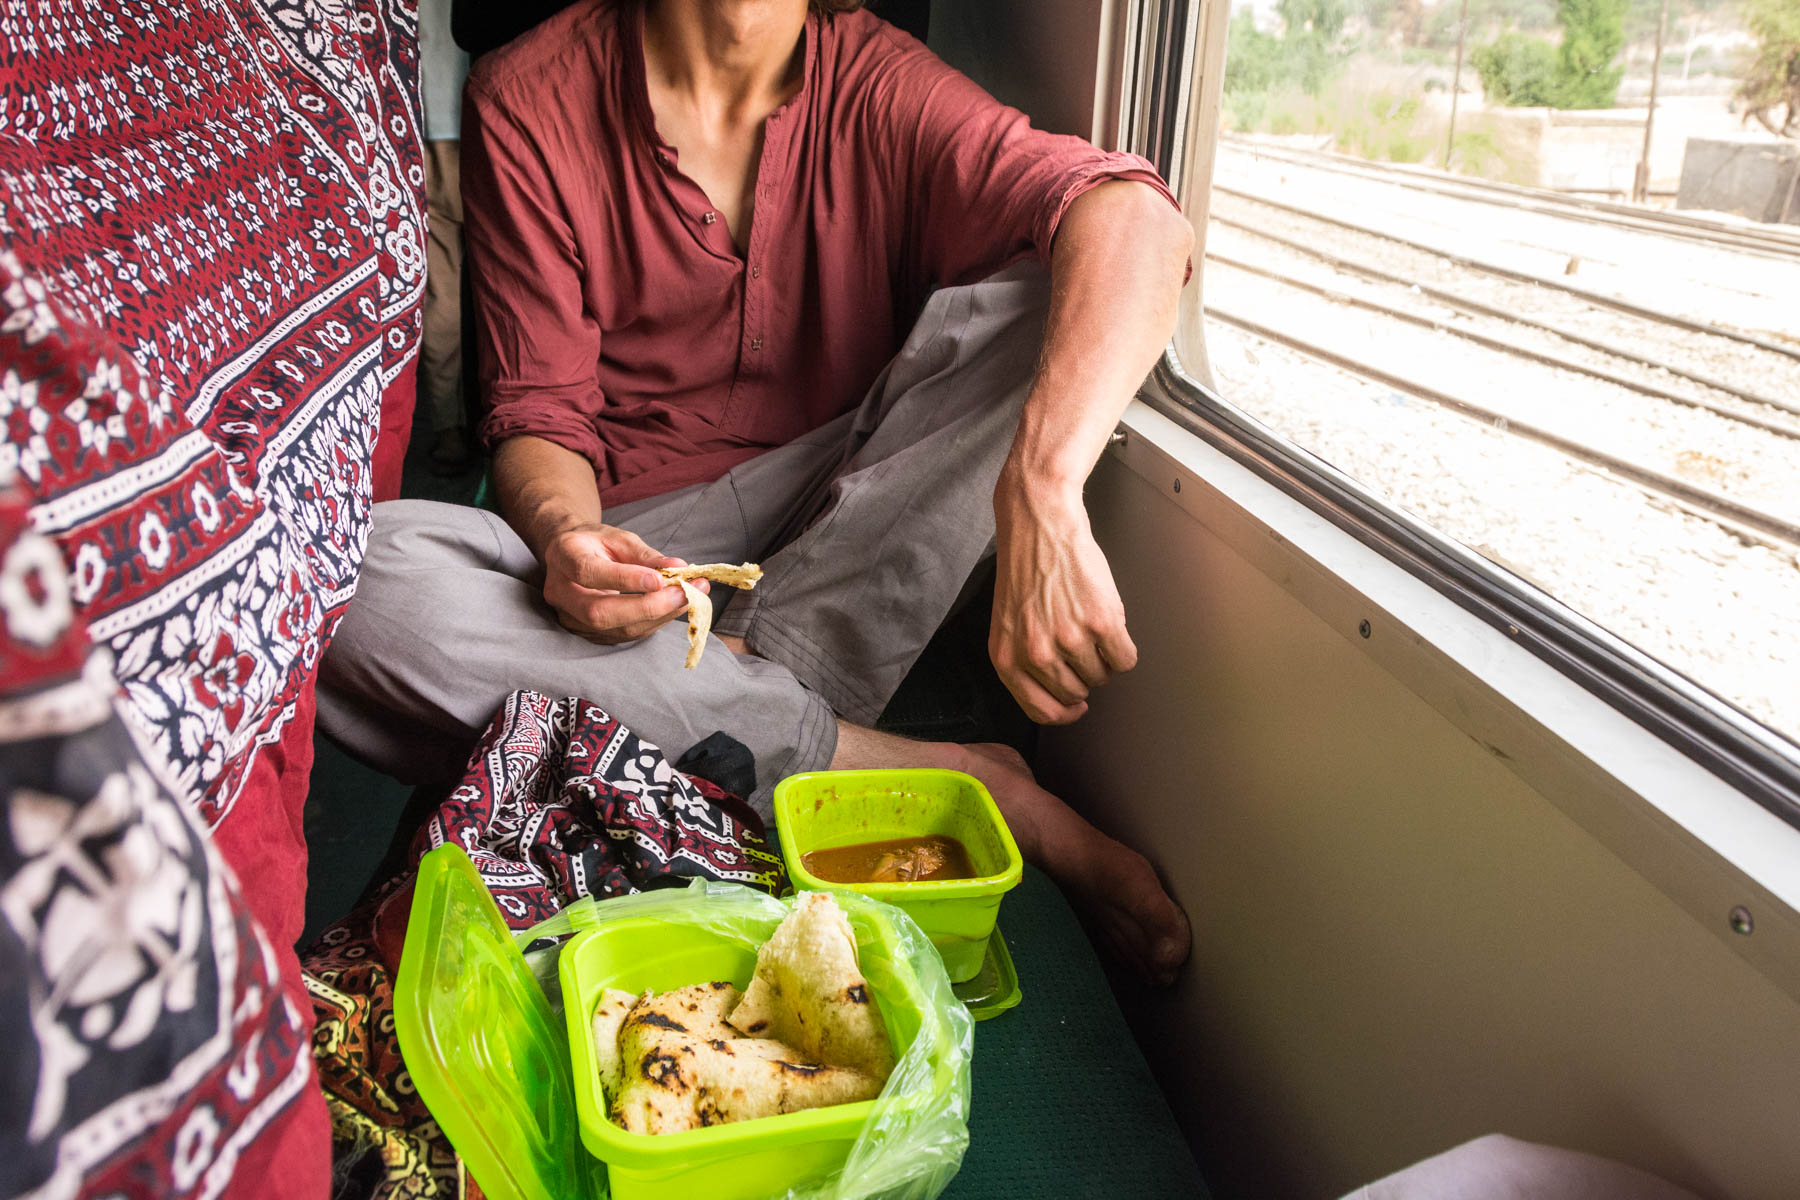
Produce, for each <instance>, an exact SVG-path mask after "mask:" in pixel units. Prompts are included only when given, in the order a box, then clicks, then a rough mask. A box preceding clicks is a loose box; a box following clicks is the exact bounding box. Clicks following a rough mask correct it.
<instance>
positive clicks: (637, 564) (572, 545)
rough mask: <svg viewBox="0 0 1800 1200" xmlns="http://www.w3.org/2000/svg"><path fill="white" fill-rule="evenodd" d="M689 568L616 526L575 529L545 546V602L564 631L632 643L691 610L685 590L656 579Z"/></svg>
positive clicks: (605, 641) (609, 642) (601, 640)
mask: <svg viewBox="0 0 1800 1200" xmlns="http://www.w3.org/2000/svg"><path fill="white" fill-rule="evenodd" d="M686 565H687V564H686V563H685V562H683V561H682V560H681V559H679V558H669V557H668V556H667V555H664V554H661V553H659V552H657V551H655V550H652V549H651V548H650V547H649V546H646V545H645V544H644V539H642V538H640V537H639V536H638V535H637V534H635V533H631V532H629V531H627V530H624V529H619V528H616V527H614V526H612V525H594V526H589V527H584V528H578V529H571V530H568V531H567V532H564V533H559V534H557V535H556V536H555V537H553V538H551V539H550V541H549V542H548V543H547V544H546V545H545V546H544V600H545V601H546V602H547V603H548V604H549V605H550V607H551V608H553V609H555V610H556V619H557V620H558V621H560V622H561V623H562V627H563V628H564V629H567V630H569V631H570V632H572V633H578V634H580V635H581V636H582V637H584V638H586V639H588V640H589V641H590V642H599V643H600V644H602V645H606V646H613V645H618V644H619V643H621V642H633V641H636V640H637V639H638V638H641V637H644V636H646V635H647V634H651V633H654V632H656V631H657V630H658V629H660V628H662V626H663V625H665V624H667V623H668V622H669V621H671V620H673V619H674V618H675V617H677V616H679V615H680V614H681V612H682V611H683V610H684V609H685V608H686V607H687V600H686V598H685V597H684V596H683V594H682V591H681V588H680V586H679V585H677V584H674V583H671V582H670V581H668V580H666V579H664V578H663V577H662V576H661V575H658V574H657V571H658V570H659V569H660V568H662V567H684V566H686ZM696 586H698V587H700V588H701V589H702V590H704V589H705V588H706V586H707V585H706V581H705V580H701V581H700V582H699V583H698V584H697V585H696Z"/></svg>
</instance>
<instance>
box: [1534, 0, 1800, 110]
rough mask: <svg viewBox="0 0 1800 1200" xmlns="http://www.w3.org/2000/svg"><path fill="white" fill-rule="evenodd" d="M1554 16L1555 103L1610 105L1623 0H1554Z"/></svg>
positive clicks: (1618, 70) (1617, 76)
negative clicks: (1558, 31)
mask: <svg viewBox="0 0 1800 1200" xmlns="http://www.w3.org/2000/svg"><path fill="white" fill-rule="evenodd" d="M1789 2H1790V3H1791V0H1789ZM1556 19H1557V22H1558V23H1559V24H1561V25H1562V28H1563V39H1562V45H1561V46H1558V47H1557V50H1556V70H1557V76H1558V81H1557V82H1558V87H1557V107H1558V108H1611V107H1612V103H1613V99H1614V98H1615V97H1616V96H1617V95H1618V94H1619V80H1621V79H1622V78H1624V76H1625V67H1624V65H1623V64H1619V65H1616V66H1615V65H1614V64H1615V63H1616V62H1617V61H1618V58H1619V53H1620V51H1622V50H1624V49H1625V0H1557V5H1556Z"/></svg>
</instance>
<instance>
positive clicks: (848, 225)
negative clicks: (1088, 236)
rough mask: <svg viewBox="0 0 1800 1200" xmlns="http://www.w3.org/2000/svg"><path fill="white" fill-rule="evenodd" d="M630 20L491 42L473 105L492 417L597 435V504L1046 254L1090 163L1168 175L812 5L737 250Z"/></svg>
mask: <svg viewBox="0 0 1800 1200" xmlns="http://www.w3.org/2000/svg"><path fill="white" fill-rule="evenodd" d="M642 31H643V10H642V7H641V5H640V4H638V3H636V2H635V0H587V2H586V3H581V4H577V5H575V6H574V7H573V8H570V9H567V10H565V11H564V12H562V13H561V14H559V15H557V16H556V17H553V18H551V19H550V20H549V21H546V22H545V23H544V24H542V25H540V26H539V27H538V28H536V29H535V30H533V31H532V32H531V33H529V34H527V35H525V36H524V37H522V38H520V39H518V40H517V41H515V42H513V43H511V44H510V45H508V46H506V47H505V48H504V49H501V50H499V51H496V52H495V53H493V54H490V55H488V56H486V57H485V58H483V59H482V60H481V61H480V62H479V63H477V64H476V67H475V69H474V71H473V72H471V74H470V75H469V80H468V86H467V91H466V93H465V99H464V110H463V138H464V141H463V159H462V186H463V194H464V196H465V200H466V203H465V210H466V226H465V232H466V235H467V237H468V242H469V249H470V253H471V255H472V256H473V260H474V290H475V303H476V307H477V310H478V313H479V318H480V320H479V327H480V330H481V333H480V337H481V345H480V353H481V364H482V369H481V373H482V382H483V384H484V388H485V391H486V396H487V400H488V403H489V405H490V412H489V414H488V417H487V419H486V422H485V425H484V427H483V432H484V435H485V436H486V438H487V440H488V441H489V442H490V443H491V444H497V443H498V442H500V441H502V440H504V439H506V438H509V437H513V436H516V435H520V434H531V435H535V436H537V437H542V438H546V439H548V440H550V441H553V442H556V443H558V444H559V445H562V446H566V447H567V448H569V449H570V450H574V451H576V452H577V453H579V454H582V455H585V456H586V457H587V458H588V459H589V460H590V461H592V463H593V464H594V474H595V477H596V479H597V480H598V482H599V486H600V492H601V497H602V499H603V501H604V502H606V503H609V504H615V503H620V502H623V501H626V500H633V499H637V498H639V497H643V496H649V495H655V494H657V493H660V492H664V491H668V490H670V489H673V488H677V487H682V486H685V485H687V484H691V483H698V482H703V481H707V480H712V479H716V478H718V477H719V476H720V475H722V474H724V473H725V472H726V471H728V470H729V469H731V468H732V467H733V466H735V465H737V464H738V463H740V462H743V461H745V460H746V459H749V458H752V457H754V456H756V455H757V454H760V453H762V452H763V451H765V450H767V449H769V448H771V447H774V446H778V445H781V444H783V443H785V442H788V441H791V440H793V439H794V438H796V437H798V436H800V435H801V434H803V433H806V432H808V431H809V430H812V429H816V428H817V427H818V426H820V425H822V424H824V423H825V422H827V421H829V420H831V419H832V418H833V417H835V416H838V415H839V414H841V413H843V412H845V411H848V410H849V409H850V408H852V407H854V406H855V405H856V404H857V403H858V402H859V401H860V400H861V399H862V397H863V394H864V393H865V392H866V391H867V390H868V388H869V385H870V384H872V383H873V382H874V380H875V377H876V375H877V374H879V373H880V371H881V368H882V367H883V366H884V365H885V364H886V362H887V361H888V359H890V358H891V357H893V355H894V354H895V352H896V351H898V350H899V348H900V345H901V343H902V342H903V341H904V340H905V337H906V334H907V332H908V330H909V329H910V327H911V325H912V322H913V320H914V318H915V317H916V316H917V314H918V312H919V309H920V306H921V305H922V304H923V302H924V299H925V297H926V296H927V295H928V294H929V293H930V291H931V289H932V288H934V287H939V286H946V285H952V284H957V283H966V282H970V281H973V280H976V279H979V278H981V277H982V276H984V275H987V274H990V273H991V272H993V271H995V270H997V269H999V268H1000V267H1002V266H1004V265H1006V264H1007V263H1009V262H1011V261H1013V260H1016V259H1019V258H1022V257H1026V256H1030V255H1036V256H1038V257H1040V258H1045V259H1047V258H1048V257H1049V251H1050V244H1051V239H1052V238H1053V237H1054V236H1055V233H1056V226H1057V222H1058V221H1059V220H1060V219H1061V217H1062V214H1063V212H1064V210H1066V209H1067V208H1068V206H1069V204H1070V203H1071V202H1072V201H1074V200H1075V198H1076V197H1077V196H1080V195H1081V194H1082V193H1083V192H1085V191H1087V190H1088V189H1089V188H1091V187H1093V186H1094V185H1095V184H1097V183H1100V182H1102V181H1104V180H1106V179H1138V180H1142V181H1144V182H1146V183H1149V184H1151V185H1152V186H1154V187H1156V188H1158V189H1159V190H1161V191H1162V192H1163V194H1164V195H1165V196H1166V195H1168V189H1167V187H1166V186H1164V184H1163V182H1162V180H1161V179H1159V178H1158V177H1157V175H1156V172H1155V170H1154V169H1153V168H1152V167H1151V166H1150V164H1149V163H1148V162H1146V161H1145V160H1144V159H1141V158H1139V157H1137V156H1135V155H1130V154H1111V153H1106V152H1103V151H1100V150H1097V149H1095V148H1094V147H1093V146H1092V145H1090V144H1088V143H1087V142H1085V141H1083V140H1081V139H1080V138H1075V137H1067V136H1062V135H1058V134H1051V133H1045V132H1043V131H1041V130H1036V129H1033V128H1032V127H1031V125H1030V122H1029V121H1028V120H1027V119H1026V117H1025V116H1024V114H1022V113H1020V112H1018V111H1017V110H1015V109H1011V108H1008V107H1006V106H1005V105H1003V104H1000V103H999V102H998V101H996V100H994V99H993V98H992V97H991V96H989V95H988V94H987V93H986V92H984V91H982V90H981V89H980V88H979V87H977V86H976V85H975V84H974V83H972V82H971V81H970V80H969V79H967V78H966V77H964V76H963V75H961V74H959V73H957V72H956V71H954V70H952V69H950V68H949V67H948V66H946V65H945V64H944V63H943V62H942V61H940V60H939V59H938V58H937V57H936V56H935V55H933V54H932V53H931V52H930V51H929V50H927V49H926V48H925V47H924V46H922V45H921V44H920V43H919V42H917V41H916V40H914V39H913V38H911V37H908V36H907V35H906V34H904V33H901V32H900V31H899V30H897V29H895V28H893V27H892V26H891V25H888V24H887V23H886V22H884V21H881V20H879V19H878V18H876V17H874V16H872V15H870V14H869V13H866V12H854V13H848V14H841V15H838V16H835V17H825V18H820V17H818V16H817V15H813V16H809V17H808V18H807V20H806V32H805V35H804V37H805V57H804V67H803V74H802V82H801V87H800V91H799V92H798V94H796V95H795V97H794V98H793V99H792V100H791V101H789V102H788V103H787V104H785V105H783V106H782V107H781V108H780V109H778V110H777V111H776V112H775V113H773V114H772V115H771V116H770V117H769V118H768V121H767V122H766V123H765V125H764V133H763V150H762V159H761V162H760V164H759V165H758V168H757V175H756V188H755V206H754V213H753V217H752V220H751V225H750V236H749V246H748V250H747V252H746V253H744V254H743V255H742V256H740V255H739V253H738V250H737V248H736V246H734V245H733V244H732V239H731V234H730V232H729V231H728V229H727V228H726V225H725V221H724V220H723V219H722V218H721V217H720V216H719V214H718V213H717V211H716V210H715V209H714V207H713V205H712V202H711V201H709V200H708V199H707V197H706V194H705V193H704V192H703V191H702V190H701V189H700V188H699V186H698V185H696V184H695V183H694V182H693V181H692V180H690V179H689V178H688V177H687V176H685V175H683V174H682V173H681V167H680V159H679V156H678V154H677V151H676V148H675V147H673V146H670V145H668V144H667V143H666V142H664V141H663V140H662V138H661V137H660V136H659V135H658V134H657V131H656V123H655V119H654V117H653V115H652V112H651V109H650V101H649V94H648V92H647V91H646V89H645V81H644V54H643V48H642V42H641V38H642ZM1170 203H1171V204H1172V203H1174V200H1173V198H1172V197H1171V198H1170Z"/></svg>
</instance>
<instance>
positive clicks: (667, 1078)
mask: <svg viewBox="0 0 1800 1200" xmlns="http://www.w3.org/2000/svg"><path fill="white" fill-rule="evenodd" d="M638 1070H639V1071H641V1072H643V1076H644V1078H645V1079H648V1080H649V1081H650V1082H651V1083H654V1084H655V1085H656V1086H657V1087H661V1088H667V1089H668V1090H669V1091H671V1092H676V1093H681V1092H685V1091H687V1088H688V1084H687V1078H686V1077H685V1076H684V1075H683V1074H682V1073H681V1064H680V1063H679V1062H678V1061H676V1058H675V1056H674V1055H673V1054H664V1053H662V1052H661V1051H658V1050H652V1051H651V1052H650V1053H648V1054H646V1055H644V1060H643V1061H642V1062H640V1063H639V1064H638Z"/></svg>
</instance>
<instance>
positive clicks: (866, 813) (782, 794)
mask: <svg viewBox="0 0 1800 1200" xmlns="http://www.w3.org/2000/svg"><path fill="white" fill-rule="evenodd" d="M775 822H776V826H777V828H778V829H779V831H780V834H781V853H782V857H783V858H785V859H786V860H787V869H788V877H789V878H790V879H792V880H793V882H794V886H795V887H796V888H798V889H800V890H801V891H854V892H861V893H862V894H863V895H866V896H872V897H874V898H875V899H877V900H882V901H885V902H887V903H889V904H892V905H895V906H896V907H898V908H901V909H904V910H905V911H906V914H907V915H908V916H910V917H911V918H912V919H913V920H914V921H916V922H918V925H919V928H921V929H923V930H924V931H925V933H926V935H927V936H929V937H930V938H931V942H932V945H934V946H936V947H937V951H938V954H939V955H940V956H941V957H942V958H943V960H944V969H945V971H946V972H947V973H948V974H949V976H950V981H951V982H952V983H963V982H965V981H967V980H970V979H973V978H974V977H975V976H976V975H977V974H979V973H980V971H981V962H982V957H983V955H984V954H985V953H986V951H987V943H988V937H989V936H990V935H991V934H992V933H993V932H994V923H995V921H996V920H997V918H998V917H999V913H1000V900H1001V898H1002V897H1003V896H1005V895H1006V893H1007V892H1009V891H1011V890H1012V889H1013V888H1014V887H1015V886H1017V885H1018V882H1019V878H1020V876H1021V875H1022V874H1023V872H1024V869H1025V863H1024V860H1023V859H1022V858H1021V857H1020V856H1019V847H1018V845H1017V844H1016V843H1015V842H1014V841H1013V836H1012V832H1011V831H1010V830H1009V829H1007V827H1006V821H1005V820H1004V819H1002V817H1001V816H1000V809H999V808H998V807H997V806H996V805H995V804H994V798H993V797H992V796H990V795H989V794H988V790H987V788H985V787H983V786H982V784H981V781H980V780H978V779H976V778H975V777H974V776H972V775H965V774H964V773H963V772H961V771H941V770H895V771H814V772H810V773H807V774H804V775H793V776H790V777H788V778H787V779H784V780H782V781H781V782H780V783H779V784H777V785H776V787H775Z"/></svg>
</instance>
